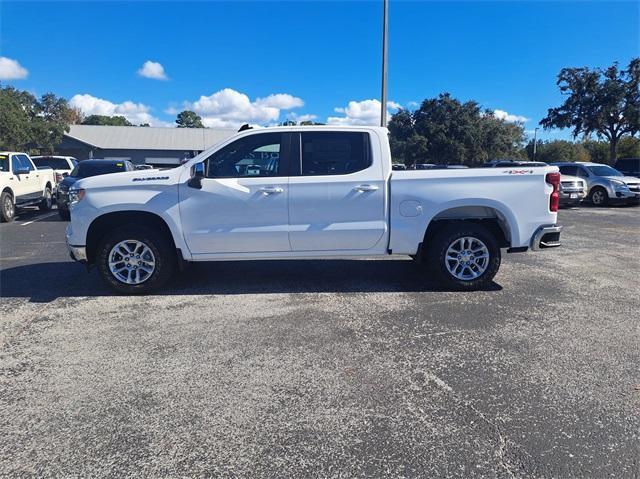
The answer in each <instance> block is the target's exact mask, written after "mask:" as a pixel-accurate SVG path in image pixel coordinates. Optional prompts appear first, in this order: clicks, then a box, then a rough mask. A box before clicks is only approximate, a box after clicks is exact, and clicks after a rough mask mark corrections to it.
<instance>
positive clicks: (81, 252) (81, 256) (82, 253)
mask: <svg viewBox="0 0 640 479" xmlns="http://www.w3.org/2000/svg"><path fill="white" fill-rule="evenodd" d="M67 249H68V250H69V256H71V259H72V260H74V261H80V262H81V263H86V262H87V247H86V246H75V245H70V244H69V243H67Z"/></svg>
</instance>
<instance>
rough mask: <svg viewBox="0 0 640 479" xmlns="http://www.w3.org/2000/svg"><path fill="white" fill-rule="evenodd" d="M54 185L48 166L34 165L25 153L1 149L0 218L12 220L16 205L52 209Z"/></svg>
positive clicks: (52, 174) (52, 175)
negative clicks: (39, 166) (38, 166)
mask: <svg viewBox="0 0 640 479" xmlns="http://www.w3.org/2000/svg"><path fill="white" fill-rule="evenodd" d="M55 186H56V178H55V174H54V172H53V170H52V169H51V168H37V167H36V166H35V165H34V164H33V162H32V161H31V158H29V155H27V154H26V153H20V152H15V151H0V220H2V221H4V222H8V221H13V218H14V216H15V213H16V207H18V208H20V207H23V206H39V207H40V209H41V210H49V209H51V203H52V198H53V190H54V188H55Z"/></svg>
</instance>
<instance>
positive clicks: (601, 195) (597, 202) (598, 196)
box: [589, 186, 609, 206]
mask: <svg viewBox="0 0 640 479" xmlns="http://www.w3.org/2000/svg"><path fill="white" fill-rule="evenodd" d="M589 200H590V201H591V203H592V204H593V205H594V206H607V203H609V195H608V194H607V190H605V189H604V188H601V187H599V186H596V187H595V188H593V189H592V190H591V193H589Z"/></svg>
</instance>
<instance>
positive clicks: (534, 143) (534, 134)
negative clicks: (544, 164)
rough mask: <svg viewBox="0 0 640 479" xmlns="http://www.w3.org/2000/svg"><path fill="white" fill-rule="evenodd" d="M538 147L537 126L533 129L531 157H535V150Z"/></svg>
mask: <svg viewBox="0 0 640 479" xmlns="http://www.w3.org/2000/svg"><path fill="white" fill-rule="evenodd" d="M537 149H538V128H535V129H534V130H533V159H534V160H535V159H536V150H537Z"/></svg>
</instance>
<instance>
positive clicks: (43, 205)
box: [38, 186, 53, 211]
mask: <svg viewBox="0 0 640 479" xmlns="http://www.w3.org/2000/svg"><path fill="white" fill-rule="evenodd" d="M52 204H53V196H52V195H51V188H49V187H48V186H47V187H46V188H45V189H44V196H43V197H42V201H41V202H40V204H39V205H38V208H40V211H49V210H50V209H51V205H52Z"/></svg>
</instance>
